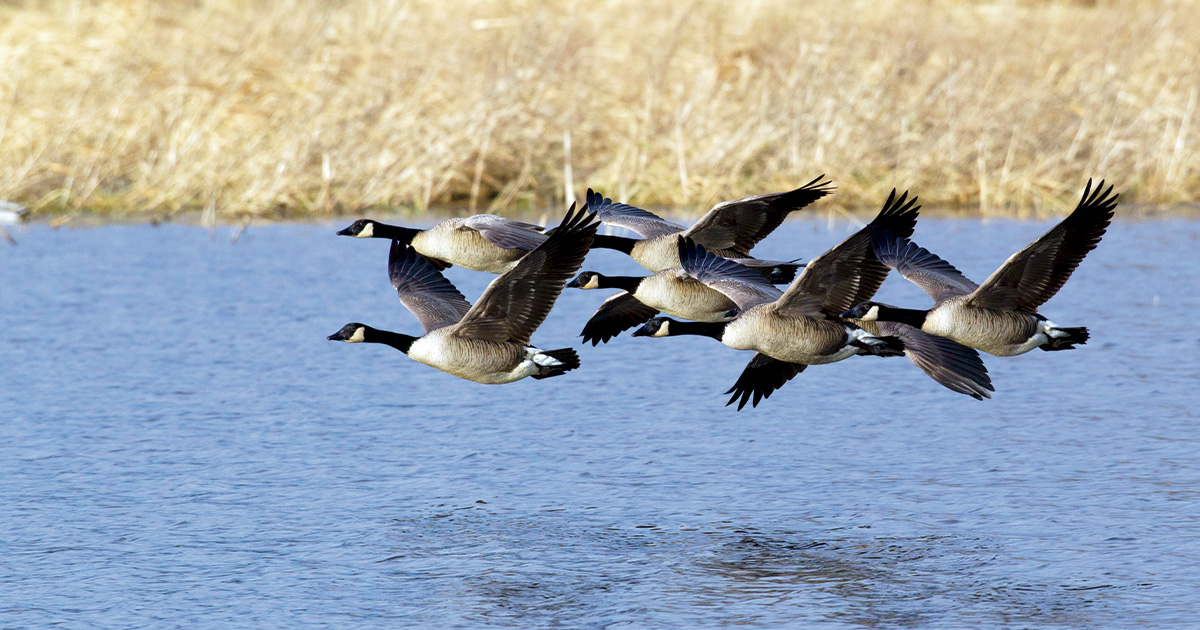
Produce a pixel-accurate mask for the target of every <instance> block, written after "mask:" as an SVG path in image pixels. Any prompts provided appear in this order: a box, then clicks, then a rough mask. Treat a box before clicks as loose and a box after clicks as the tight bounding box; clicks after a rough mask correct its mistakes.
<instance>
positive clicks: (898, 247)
mask: <svg viewBox="0 0 1200 630" xmlns="http://www.w3.org/2000/svg"><path fill="white" fill-rule="evenodd" d="M867 232H868V234H870V236H871V247H872V249H874V251H875V257H876V258H878V259H879V262H881V263H883V264H884V265H885V266H886V267H888V268H889V269H895V270H896V271H899V272H900V275H901V276H904V279H905V280H908V281H909V282H911V283H913V284H915V285H917V286H919V287H921V289H923V290H924V291H925V292H926V293H928V294H929V297H931V298H933V301H934V302H941V301H942V300H944V299H946V298H951V297H954V296H956V295H966V294H968V293H970V292H972V291H974V290H975V289H976V288H977V287H978V286H979V285H977V284H975V283H974V282H971V281H970V280H968V279H967V277H966V276H964V275H962V272H961V271H959V270H958V269H955V268H954V265H951V264H950V263H948V262H946V261H944V260H942V259H941V258H938V257H937V255H936V254H934V253H933V252H931V251H929V250H927V249H925V248H924V247H921V246H919V245H917V244H916V243H914V242H912V241H910V240H908V239H905V238H897V237H895V236H893V235H892V234H891V233H890V232H888V231H887V230H883V229H880V228H877V227H871V228H869V229H868V230H867Z"/></svg>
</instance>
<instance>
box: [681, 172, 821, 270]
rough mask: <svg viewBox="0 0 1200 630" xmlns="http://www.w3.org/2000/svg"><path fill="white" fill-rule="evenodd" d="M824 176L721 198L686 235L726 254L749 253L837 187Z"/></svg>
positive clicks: (706, 246) (713, 250) (711, 249)
mask: <svg viewBox="0 0 1200 630" xmlns="http://www.w3.org/2000/svg"><path fill="white" fill-rule="evenodd" d="M822 179H825V176H824V175H821V176H820V177H818V178H816V179H814V180H812V181H811V182H809V183H807V184H805V185H803V186H801V187H800V188H797V189H796V190H790V191H787V192H780V193H770V194H766V195H756V196H753V197H746V198H745V199H738V200H736V201H724V202H721V203H719V204H717V205H715V206H713V209H712V210H709V211H708V214H705V215H704V216H703V217H700V220H699V221H697V222H696V224H695V225H693V226H692V227H690V228H688V229H687V231H686V232H684V235H685V236H690V237H691V238H692V240H694V241H696V242H697V243H699V244H701V245H703V246H704V247H705V249H707V250H709V251H710V252H714V253H717V254H719V255H721V256H724V257H726V258H744V257H747V256H749V255H750V250H751V249H753V248H754V246H755V245H757V244H758V242H759V241H761V240H763V239H764V238H766V237H767V235H769V234H770V233H771V232H773V231H774V230H775V228H777V227H779V224H781V223H783V220H784V219H786V218H787V215H788V214H789V213H791V212H795V211H797V210H800V209H801V208H804V207H806V206H808V205H809V204H811V203H813V202H814V201H816V200H818V199H820V198H822V197H824V196H825V195H828V194H829V193H831V192H833V191H834V190H835V188H834V187H833V183H832V182H828V181H826V182H822V181H821V180H822Z"/></svg>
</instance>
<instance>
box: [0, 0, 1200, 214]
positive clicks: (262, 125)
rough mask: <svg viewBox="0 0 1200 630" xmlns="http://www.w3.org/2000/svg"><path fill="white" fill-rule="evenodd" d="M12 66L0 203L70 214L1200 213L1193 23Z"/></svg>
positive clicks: (1006, 15)
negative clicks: (753, 200) (1184, 207)
mask: <svg viewBox="0 0 1200 630" xmlns="http://www.w3.org/2000/svg"><path fill="white" fill-rule="evenodd" d="M0 68H3V71H2V73H0V199H9V200H18V201H22V202H24V203H26V204H27V205H29V206H30V207H31V208H32V209H33V210H34V212H35V213H42V214H53V213H61V212H81V211H85V212H97V213H112V214H118V215H119V214H124V213H129V212H134V213H138V214H142V213H146V212H149V213H152V214H158V215H171V214H173V213H176V212H180V211H190V210H207V211H208V212H209V214H210V215H215V216H218V217H222V218H227V219H229V218H236V217H247V216H252V217H261V218H275V217H285V216H303V215H312V214H317V215H324V214H344V213H355V212H363V211H366V210H375V211H380V210H383V209H385V208H396V207H401V208H411V209H415V210H424V209H427V208H429V207H431V206H442V205H449V206H453V207H456V208H467V209H469V210H471V211H515V210H521V209H525V208H548V207H551V208H552V207H557V206H558V204H561V203H562V202H563V200H564V198H566V197H572V196H582V190H583V188H585V187H588V186H591V187H595V188H597V189H598V190H601V191H602V192H604V193H605V194H606V195H609V196H612V197H614V198H618V199H620V200H625V201H629V202H631V203H637V204H640V205H645V206H661V205H670V206H708V205H710V204H712V203H714V202H716V201H718V200H722V199H731V198H736V197H740V196H743V195H747V194H754V193H761V192H768V191H775V190H784V189H790V188H793V187H795V186H798V185H799V184H802V183H804V182H807V181H808V180H810V179H812V178H813V177H815V176H816V175H818V174H820V173H826V174H827V175H828V176H829V177H830V178H832V179H833V180H834V182H835V183H836V185H837V186H838V189H839V191H838V194H837V195H835V196H834V197H833V202H834V203H838V204H842V205H845V206H856V205H860V204H867V205H875V204H877V203H879V202H880V201H881V200H882V199H883V198H884V197H885V195H886V194H887V191H889V190H890V189H891V188H892V187H893V186H896V187H900V188H910V189H912V190H913V191H914V192H915V193H916V194H918V195H920V196H921V198H922V199H923V200H924V201H925V202H926V203H938V204H947V205H953V206H956V207H959V208H963V209H965V210H974V211H982V212H984V213H995V214H1024V213H1026V212H1029V211H1032V210H1045V211H1050V212H1054V211H1058V210H1060V209H1062V208H1063V207H1065V206H1067V205H1070V204H1073V203H1074V202H1075V201H1076V200H1077V197H1078V194H1079V191H1080V190H1081V189H1082V186H1083V183H1084V182H1085V181H1086V180H1087V178H1089V177H1106V178H1108V179H1109V180H1110V182H1113V183H1115V184H1116V185H1117V188H1118V189H1119V190H1123V191H1125V194H1123V197H1122V198H1123V200H1137V201H1140V202H1148V203H1156V202H1174V201H1194V200H1195V199H1196V197H1197V195H1196V191H1197V188H1198V186H1200V150H1198V148H1197V140H1198V139H1200V138H1198V136H1200V129H1197V126H1198V124H1200V123H1198V122H1197V113H1196V109H1197V105H1198V102H1197V101H1198V99H1200V70H1198V68H1200V6H1198V4H1197V3H1196V2H1192V1H1180V2H1135V1H1112V2H1105V1H1097V2H1015V1H1001V2H973V1H968V0H928V1H917V2H914V1H887V0H884V1H878V2H876V1H874V0H871V1H853V0H851V1H844V0H811V1H808V2H791V1H786V0H750V1H746V2H733V1H728V2H726V1H718V0H694V1H691V2H642V1H636V0H599V1H590V2H583V1H581V2H573V1H569V0H447V1H444V2H433V1H430V2H424V1H410V2H405V1H398V0H349V1H347V2H319V1H316V0H283V1H279V2H266V1H253V0H209V1H204V0H194V1H191V2H153V1H141V0H126V1H113V2H86V1H73V2H72V1H65V0H51V1H40V2H39V1H32V0H31V1H26V2H20V1H17V2H11V1H10V2H0Z"/></svg>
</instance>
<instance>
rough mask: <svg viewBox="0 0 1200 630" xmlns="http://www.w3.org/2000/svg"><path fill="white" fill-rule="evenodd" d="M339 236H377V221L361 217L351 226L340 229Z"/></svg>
mask: <svg viewBox="0 0 1200 630" xmlns="http://www.w3.org/2000/svg"><path fill="white" fill-rule="evenodd" d="M338 236H353V237H355V238H371V237H372V236H375V222H374V221H372V220H370V219H359V220H357V221H355V222H354V223H351V224H350V227H348V228H345V229H342V230H338Z"/></svg>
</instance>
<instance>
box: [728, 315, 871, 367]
mask: <svg viewBox="0 0 1200 630" xmlns="http://www.w3.org/2000/svg"><path fill="white" fill-rule="evenodd" d="M848 341H849V336H848V334H847V332H846V327H845V325H844V324H842V323H841V322H836V321H832V320H816V319H812V318H809V317H804V316H799V317H784V316H779V315H773V314H772V315H766V313H765V311H760V310H758V308H755V309H751V310H749V311H747V312H745V313H743V314H742V315H741V317H738V318H737V319H734V320H733V321H731V322H730V323H729V325H728V326H726V327H725V334H724V336H723V337H722V338H721V342H722V343H724V344H725V345H727V346H729V347H730V348H735V349H737V350H755V351H757V352H761V353H763V354H765V355H767V356H769V357H771V358H773V359H777V360H780V361H787V362H789V363H804V364H807V365H822V364H825V363H835V362H837V361H841V360H843V359H847V358H850V357H852V356H854V355H855V354H858V348H855V347H853V346H847V345H846V344H847V342H848Z"/></svg>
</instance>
